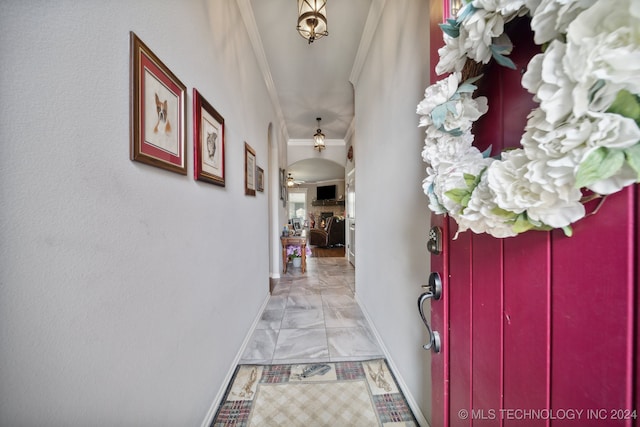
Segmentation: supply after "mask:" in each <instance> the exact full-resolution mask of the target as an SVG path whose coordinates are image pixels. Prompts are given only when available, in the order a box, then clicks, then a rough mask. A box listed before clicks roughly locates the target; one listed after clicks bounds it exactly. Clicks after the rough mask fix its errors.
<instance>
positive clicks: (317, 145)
mask: <svg viewBox="0 0 640 427" xmlns="http://www.w3.org/2000/svg"><path fill="white" fill-rule="evenodd" d="M316 120H317V121H318V130H317V131H316V133H315V135H313V149H314V150H318V151H319V152H321V153H322V150H324V149H325V148H327V147H325V145H324V133H322V131H321V130H320V120H322V119H321V118H320V117H318V118H317V119H316Z"/></svg>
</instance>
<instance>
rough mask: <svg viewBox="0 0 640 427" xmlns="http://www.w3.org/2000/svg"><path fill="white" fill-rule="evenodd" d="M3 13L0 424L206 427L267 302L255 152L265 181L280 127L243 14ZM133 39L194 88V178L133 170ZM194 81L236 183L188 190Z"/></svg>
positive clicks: (135, 0) (129, 3) (92, 4)
mask: <svg viewBox="0 0 640 427" xmlns="http://www.w3.org/2000/svg"><path fill="white" fill-rule="evenodd" d="M0 10H2V12H1V13H0V61H1V62H2V67H0V99H2V104H1V106H0V112H1V114H0V189H1V190H0V191H1V192H0V212H1V215H0V343H1V344H0V425H2V426H35V425H48V426H89V425H92V426H93V425H119V426H133V425H137V426H149V425H154V426H194V425H200V423H201V422H202V420H203V419H204V418H205V416H206V414H207V411H208V410H209V407H210V405H211V403H212V401H213V400H214V398H215V396H216V393H217V392H218V390H219V388H220V387H222V386H223V382H224V377H225V375H226V374H227V372H228V370H229V369H230V367H231V364H232V362H233V360H234V358H235V356H236V353H237V351H238V349H239V348H240V346H241V344H242V340H243V339H244V337H245V335H246V333H247V331H248V330H249V328H250V326H251V323H252V321H253V318H254V316H255V315H256V313H257V312H258V309H259V308H260V306H261V304H262V303H263V301H264V299H265V298H266V296H267V293H268V277H269V265H268V264H269V261H268V253H269V248H268V224H267V209H268V203H267V199H266V194H267V193H266V192H265V193H258V194H257V196H256V197H246V196H245V195H244V191H243V189H244V181H243V173H244V157H243V156H244V141H247V142H248V143H249V144H251V145H252V146H253V148H254V149H255V150H256V153H257V161H258V165H259V166H262V167H263V168H265V178H266V177H269V176H270V174H268V173H267V158H268V143H267V129H268V126H269V123H270V122H274V123H275V122H276V115H275V113H274V111H273V108H272V105H271V103H270V100H269V97H268V95H267V92H266V90H265V85H264V81H263V79H262V76H261V75H260V74H259V71H258V69H259V68H258V66H257V64H256V61H255V58H254V55H253V51H252V48H251V45H250V44H249V40H248V37H247V35H246V32H245V29H244V25H243V22H242V19H241V17H240V14H239V11H238V8H237V5H236V2H235V1H229V0H210V1H205V0H181V1H173V0H118V1H106V2H99V1H77V0H56V1H35V0H23V1H14V0H0ZM130 30H133V31H134V32H135V33H136V34H137V35H138V36H139V37H140V38H141V39H142V40H143V41H144V42H145V43H146V44H147V45H148V46H149V47H150V49H151V50H152V51H154V53H155V54H157V55H158V56H159V58H160V59H161V60H162V61H163V62H164V63H165V64H166V65H167V66H168V67H169V68H170V69H171V70H172V71H173V72H174V73H175V74H176V75H177V76H178V78H179V79H181V80H182V82H183V83H185V84H186V86H187V98H186V101H187V123H186V127H187V135H188V136H187V141H188V147H189V148H188V156H187V157H188V176H186V177H185V176H181V175H178V174H174V173H171V172H167V171H164V170H161V169H158V168H154V167H151V166H148V165H144V164H141V163H137V162H132V161H130V160H129V31H130ZM252 64H254V65H252ZM193 87H196V88H197V89H198V90H199V91H200V92H201V93H202V94H203V95H204V97H205V98H206V99H207V100H208V101H209V102H210V103H211V104H212V105H213V106H214V107H215V108H216V109H217V110H218V112H219V113H220V114H222V116H223V117H224V118H225V120H226V131H227V132H226V144H227V145H226V149H227V151H226V180H227V185H226V187H225V188H221V187H217V186H213V185H210V184H205V183H200V182H196V181H194V180H193V178H192V176H193V155H192V151H191V150H192V149H191V147H192V142H193V139H192V124H191V120H192V108H191V103H192V95H191V94H192V88H193ZM274 128H276V129H278V128H279V126H274ZM275 136H276V138H278V139H279V141H277V142H278V144H279V145H280V146H283V145H282V144H283V142H282V141H281V139H282V136H281V135H280V134H277V135H275ZM284 158H285V159H286V157H284ZM265 184H266V183H265ZM265 187H266V185H265ZM280 212H281V213H284V210H281V211H280ZM278 222H282V220H280V221H278Z"/></svg>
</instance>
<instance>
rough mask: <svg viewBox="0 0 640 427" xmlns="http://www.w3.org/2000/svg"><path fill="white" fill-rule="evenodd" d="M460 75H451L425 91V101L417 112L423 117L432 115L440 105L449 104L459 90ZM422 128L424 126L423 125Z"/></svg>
mask: <svg viewBox="0 0 640 427" xmlns="http://www.w3.org/2000/svg"><path fill="white" fill-rule="evenodd" d="M459 85H460V73H451V74H450V75H449V76H448V77H447V78H445V79H442V80H439V81H437V82H436V83H434V84H432V85H431V86H429V87H427V89H425V91H424V99H423V100H422V101H420V104H418V108H417V110H416V112H417V113H418V114H421V115H423V116H428V115H429V114H431V112H432V111H433V109H434V108H436V107H437V106H438V105H441V104H444V103H445V102H447V101H448V100H449V99H450V98H451V97H452V96H453V95H454V94H455V93H456V90H458V86H459ZM420 126H424V125H423V124H422V123H421V124H420Z"/></svg>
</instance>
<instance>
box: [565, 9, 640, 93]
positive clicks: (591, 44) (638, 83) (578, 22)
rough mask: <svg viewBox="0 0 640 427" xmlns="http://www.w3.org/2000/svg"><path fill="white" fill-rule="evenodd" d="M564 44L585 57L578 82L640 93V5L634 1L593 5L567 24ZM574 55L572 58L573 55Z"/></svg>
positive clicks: (579, 71)
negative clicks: (611, 84)
mask: <svg viewBox="0 0 640 427" xmlns="http://www.w3.org/2000/svg"><path fill="white" fill-rule="evenodd" d="M567 43H568V44H569V46H570V47H571V49H572V50H573V49H575V50H577V51H578V52H579V53H580V54H582V55H584V57H583V59H584V60H583V61H581V65H583V68H582V69H579V68H578V67H574V74H573V78H574V79H576V80H577V81H579V82H589V80H592V79H593V80H604V81H606V82H610V83H613V84H616V85H622V87H623V88H625V89H627V90H629V92H631V93H636V94H637V93H640V73H639V72H638V70H639V69H640V6H638V1H637V0H609V1H606V2H605V1H599V2H596V3H595V4H594V5H593V6H591V7H590V8H589V9H587V10H585V11H584V12H582V13H581V14H580V15H578V16H577V17H576V18H575V19H574V20H573V22H571V24H570V25H569V28H568V34H567ZM574 56H575V55H574Z"/></svg>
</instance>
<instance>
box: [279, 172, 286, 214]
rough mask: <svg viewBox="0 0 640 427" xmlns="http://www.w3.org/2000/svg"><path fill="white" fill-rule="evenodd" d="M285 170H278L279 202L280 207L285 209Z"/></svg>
mask: <svg viewBox="0 0 640 427" xmlns="http://www.w3.org/2000/svg"><path fill="white" fill-rule="evenodd" d="M284 174H285V170H284V169H280V200H282V207H283V208H286V207H287V179H286V178H285V176H284Z"/></svg>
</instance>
